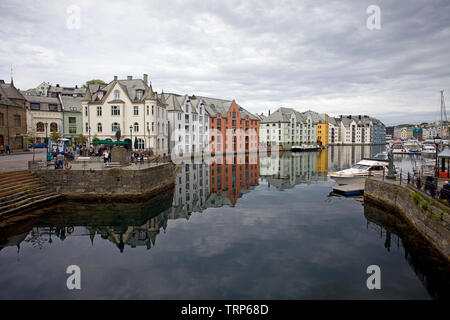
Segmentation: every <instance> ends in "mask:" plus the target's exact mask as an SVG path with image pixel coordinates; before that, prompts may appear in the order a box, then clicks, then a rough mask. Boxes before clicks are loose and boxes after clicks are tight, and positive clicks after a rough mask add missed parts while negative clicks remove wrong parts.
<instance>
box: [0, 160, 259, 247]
mask: <svg viewBox="0 0 450 320" xmlns="http://www.w3.org/2000/svg"><path fill="white" fill-rule="evenodd" d="M258 179H259V162H258V156H257V155H256V154H250V155H248V154H247V155H238V156H235V157H231V158H230V157H228V158H223V159H220V161H219V160H217V159H216V160H215V162H213V163H212V164H209V163H200V164H195V163H186V164H184V163H183V164H182V165H180V166H179V173H178V174H177V176H176V180H175V182H176V184H175V188H174V190H173V192H170V193H168V194H164V195H160V196H158V197H156V198H153V199H152V200H150V201H149V202H147V203H143V204H129V203H128V204H110V205H109V206H106V205H105V206H103V205H102V207H101V208H102V209H99V207H98V206H97V205H95V204H79V203H76V202H73V203H72V202H71V203H70V204H69V205H67V204H65V205H64V204H61V205H57V206H55V207H52V208H51V209H43V210H42V211H43V212H42V214H41V216H42V218H40V219H39V221H35V220H31V221H29V222H28V223H24V224H23V225H22V229H21V230H18V231H20V233H19V232H16V231H14V230H13V228H10V229H9V230H5V232H2V233H1V234H2V235H4V236H3V237H1V238H0V250H1V249H2V248H4V247H7V246H17V248H18V250H19V251H20V244H21V243H22V242H23V241H25V242H28V243H30V244H31V245H32V246H33V247H36V248H44V247H45V246H46V245H49V244H51V243H53V242H54V241H55V240H57V239H59V240H61V241H64V240H65V239H66V238H67V237H71V236H85V237H89V238H90V241H91V243H92V245H94V242H95V241H96V239H98V238H101V239H104V240H108V241H110V242H112V243H114V244H115V245H116V246H117V248H118V249H119V250H120V252H123V251H124V250H125V248H126V247H130V248H136V247H146V248H147V249H150V248H152V246H154V245H155V242H156V237H157V235H158V234H159V233H160V232H162V231H163V232H165V230H166V228H167V225H168V221H169V220H175V219H186V220H188V219H189V217H190V216H191V214H192V213H193V212H202V211H203V210H205V209H206V208H208V207H220V206H223V205H230V206H235V205H236V202H237V201H238V199H239V198H240V197H241V196H242V195H243V194H244V193H246V192H248V191H249V190H251V188H252V187H253V186H255V185H257V184H258ZM68 207H70V208H71V209H70V211H68V209H67V208H68ZM50 210H51V214H50ZM46 211H48V212H46ZM73 226H77V227H73Z"/></svg>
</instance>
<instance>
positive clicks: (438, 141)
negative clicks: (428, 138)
mask: <svg viewBox="0 0 450 320" xmlns="http://www.w3.org/2000/svg"><path fill="white" fill-rule="evenodd" d="M441 141H442V139H441V137H439V134H438V135H437V136H436V137H434V144H435V145H436V172H435V176H436V178H438V177H439V163H438V153H439V144H440V143H441ZM436 181H437V179H436Z"/></svg>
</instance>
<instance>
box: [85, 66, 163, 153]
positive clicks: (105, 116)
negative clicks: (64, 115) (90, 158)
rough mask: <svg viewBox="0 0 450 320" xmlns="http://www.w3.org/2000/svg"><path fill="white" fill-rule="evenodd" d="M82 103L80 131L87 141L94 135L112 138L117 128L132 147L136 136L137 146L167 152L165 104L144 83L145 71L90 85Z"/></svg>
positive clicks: (155, 151)
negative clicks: (137, 74)
mask: <svg viewBox="0 0 450 320" xmlns="http://www.w3.org/2000/svg"><path fill="white" fill-rule="evenodd" d="M92 88H94V89H92ZM82 106H83V111H82V117H83V134H84V135H85V136H88V137H89V139H90V141H92V137H93V136H94V135H95V136H96V137H97V138H98V139H100V140H109V141H114V140H115V133H116V131H117V130H120V131H121V136H122V138H121V140H125V141H131V139H132V140H133V141H131V143H132V145H133V148H134V144H135V139H137V146H138V149H149V150H152V151H153V152H154V153H155V154H161V155H163V154H167V153H168V149H169V148H168V131H169V130H168V112H167V108H166V105H165V104H164V102H162V101H161V100H160V99H159V98H158V96H157V94H156V93H155V92H153V89H152V86H151V85H148V76H147V75H146V74H144V76H143V79H133V77H132V76H128V77H127V79H126V80H118V79H117V76H115V77H114V80H113V81H111V82H110V83H109V84H107V85H106V86H98V85H97V86H92V87H91V86H90V87H89V90H86V95H85V96H84V98H83V101H82ZM130 128H131V129H130ZM130 131H131V132H130Z"/></svg>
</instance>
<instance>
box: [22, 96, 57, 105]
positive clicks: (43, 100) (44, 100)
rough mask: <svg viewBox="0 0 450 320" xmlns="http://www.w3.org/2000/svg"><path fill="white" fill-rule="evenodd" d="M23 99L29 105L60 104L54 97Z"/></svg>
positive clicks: (29, 97) (28, 97) (26, 97)
mask: <svg viewBox="0 0 450 320" xmlns="http://www.w3.org/2000/svg"><path fill="white" fill-rule="evenodd" d="M25 99H26V100H27V101H28V102H29V103H48V104H61V103H60V102H59V99H58V98H56V97H46V96H25Z"/></svg>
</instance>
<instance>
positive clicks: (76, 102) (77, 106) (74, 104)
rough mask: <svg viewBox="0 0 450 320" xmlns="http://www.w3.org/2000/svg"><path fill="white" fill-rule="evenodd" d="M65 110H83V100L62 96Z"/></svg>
mask: <svg viewBox="0 0 450 320" xmlns="http://www.w3.org/2000/svg"><path fill="white" fill-rule="evenodd" d="M61 100H62V103H63V105H64V111H73V112H81V100H80V99H79V98H78V99H77V98H74V97H65V96H62V97H61Z"/></svg>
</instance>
